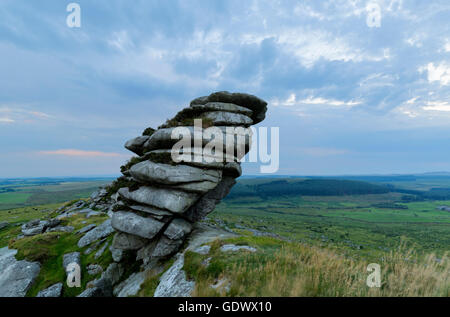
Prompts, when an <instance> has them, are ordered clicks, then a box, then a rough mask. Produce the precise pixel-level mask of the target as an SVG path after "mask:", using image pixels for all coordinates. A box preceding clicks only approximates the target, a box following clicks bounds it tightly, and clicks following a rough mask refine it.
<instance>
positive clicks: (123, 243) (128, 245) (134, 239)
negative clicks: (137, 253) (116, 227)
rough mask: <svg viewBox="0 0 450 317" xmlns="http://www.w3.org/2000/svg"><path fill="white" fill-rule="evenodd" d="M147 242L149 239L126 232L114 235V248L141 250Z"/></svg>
mask: <svg viewBox="0 0 450 317" xmlns="http://www.w3.org/2000/svg"><path fill="white" fill-rule="evenodd" d="M147 243H148V240H147V239H144V238H141V237H138V236H136V235H133V234H128V233H125V232H118V233H116V235H115V236H114V240H113V248H115V249H119V250H139V249H140V248H142V247H144V246H145V245H146V244H147Z"/></svg>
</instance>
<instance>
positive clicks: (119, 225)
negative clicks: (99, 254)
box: [112, 211, 164, 247]
mask: <svg viewBox="0 0 450 317" xmlns="http://www.w3.org/2000/svg"><path fill="white" fill-rule="evenodd" d="M163 226H164V223H163V222H159V221H157V220H155V219H153V218H151V217H149V218H144V217H141V216H138V215H137V214H135V213H132V212H125V211H118V212H116V213H114V215H113V217H112V227H113V228H114V229H116V230H117V231H119V232H125V233H129V234H133V235H136V236H139V237H141V238H144V239H152V238H153V237H155V236H156V235H157V234H158V233H159V232H160V231H161V229H162V227H163ZM114 247H116V246H114Z"/></svg>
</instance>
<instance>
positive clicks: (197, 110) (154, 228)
mask: <svg viewBox="0 0 450 317" xmlns="http://www.w3.org/2000/svg"><path fill="white" fill-rule="evenodd" d="M266 110H267V103H266V102H265V101H263V100H261V99H259V98H257V97H255V96H252V95H248V94H241V93H229V92H217V93H213V94H211V95H209V96H206V97H201V98H197V99H195V100H193V101H192V102H191V104H190V107H186V108H184V109H183V110H181V111H180V112H178V113H177V114H176V115H175V117H173V118H172V119H170V120H167V122H166V123H165V124H163V125H161V126H160V127H159V128H158V129H157V130H156V131H155V130H153V129H147V130H146V131H145V132H144V133H143V136H140V137H137V138H135V139H132V140H130V141H128V142H127V144H126V145H125V147H126V148H127V149H129V150H131V151H133V152H134V153H136V154H137V155H138V156H139V157H136V158H134V159H133V160H130V161H129V162H128V163H127V165H126V166H125V167H124V168H122V173H123V175H124V176H123V177H121V178H119V179H118V180H117V181H115V183H114V186H112V187H110V189H113V188H114V189H116V188H117V190H116V193H113V196H114V197H115V198H114V199H113V200H114V205H113V207H111V208H109V215H110V217H112V226H113V227H114V229H115V231H116V232H117V233H116V235H115V237H114V241H113V246H112V250H114V252H116V253H117V254H114V260H115V261H116V262H120V261H121V260H122V259H124V258H125V257H126V258H129V256H130V255H131V256H134V255H136V260H142V261H143V265H144V267H145V268H148V266H149V265H153V264H154V263H158V262H159V261H160V260H161V259H162V258H166V257H169V256H171V255H173V254H175V253H177V252H178V251H179V249H180V248H181V247H182V245H183V244H184V242H185V241H186V239H187V237H188V236H189V235H190V234H191V231H192V227H193V224H194V223H195V222H196V221H198V220H200V219H202V218H204V217H205V216H206V215H207V214H209V213H210V212H212V211H213V210H214V208H215V206H216V205H217V204H218V203H219V202H220V201H221V200H222V199H223V198H224V197H225V196H226V195H227V194H228V193H229V191H230V189H231V187H232V186H233V185H234V184H235V182H236V181H235V178H237V177H239V176H240V175H241V174H242V168H241V165H240V160H241V159H242V158H243V157H244V156H245V154H246V153H248V152H249V150H250V145H251V143H252V142H251V138H252V129H250V126H251V125H252V124H255V123H258V122H261V121H262V120H263V119H264V117H265V112H266ZM200 122H201V126H197V125H200ZM180 140H181V142H180ZM175 144H177V146H176V147H174V145H175ZM96 229H97V228H96ZM96 229H93V230H92V231H89V232H88V233H87V234H86V236H88V235H89V234H91V232H93V231H95V230H96ZM86 236H85V237H83V238H85V240H86V239H87V238H86ZM81 242H83V243H81ZM80 243H81V244H82V245H83V244H86V243H88V242H85V241H81V240H80ZM125 251H126V252H125ZM119 253H120V254H119ZM91 293H94V294H95V291H94V290H92V291H91ZM132 293H135V288H133V292H132ZM161 293H164V291H161ZM121 294H128V292H121Z"/></svg>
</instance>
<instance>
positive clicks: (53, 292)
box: [36, 283, 63, 297]
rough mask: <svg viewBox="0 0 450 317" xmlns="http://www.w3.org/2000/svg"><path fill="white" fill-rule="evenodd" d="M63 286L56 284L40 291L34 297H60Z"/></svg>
mask: <svg viewBox="0 0 450 317" xmlns="http://www.w3.org/2000/svg"><path fill="white" fill-rule="evenodd" d="M62 289H63V284H62V283H58V284H55V285H52V286H50V287H49V288H46V289H44V290H42V291H40V292H39V293H38V294H37V295H36V297H61V294H62Z"/></svg>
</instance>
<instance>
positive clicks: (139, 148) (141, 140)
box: [125, 135, 150, 155]
mask: <svg viewBox="0 0 450 317" xmlns="http://www.w3.org/2000/svg"><path fill="white" fill-rule="evenodd" d="M149 138H150V137H149V136H146V135H144V136H138V137H137V138H134V139H131V140H129V141H127V143H125V148H126V149H128V150H130V151H131V152H134V153H136V154H137V155H142V154H143V146H144V144H145V142H147V141H148V139H149Z"/></svg>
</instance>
